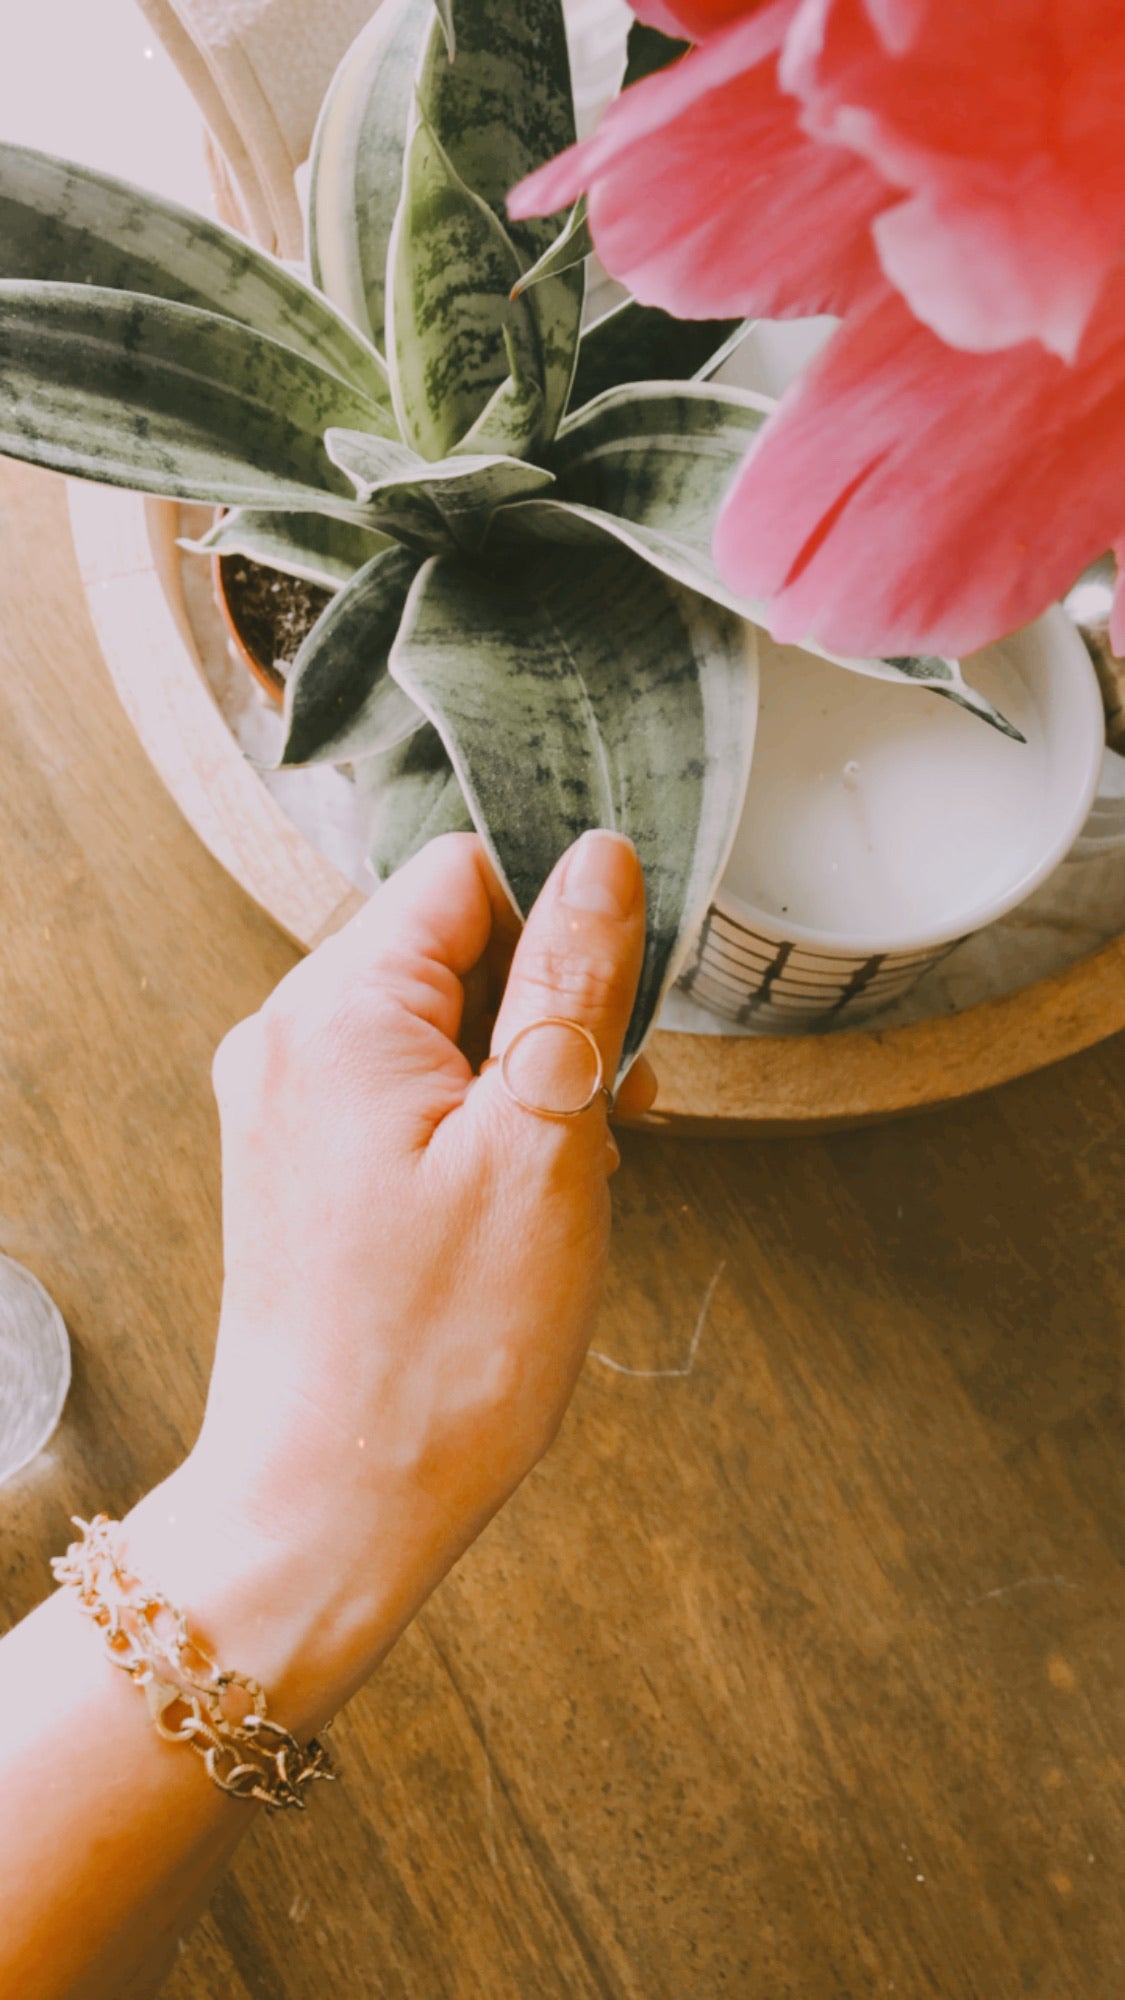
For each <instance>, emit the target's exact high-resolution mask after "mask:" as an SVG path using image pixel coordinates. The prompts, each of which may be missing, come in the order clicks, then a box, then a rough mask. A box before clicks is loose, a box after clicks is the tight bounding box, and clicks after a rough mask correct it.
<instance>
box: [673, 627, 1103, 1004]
mask: <svg viewBox="0 0 1125 2000" xmlns="http://www.w3.org/2000/svg"><path fill="white" fill-rule="evenodd" d="M761 636H762V646H761V647H760V649H759V651H760V653H761V654H762V655H763V658H762V716H761V718H760V720H759V738H758V743H757V745H756V748H755V761H754V765H753V767H752V770H751V775H750V783H749V786H748V788H747V804H746V809H745V811H744V814H743V819H742V824H741V826H740V828H739V830H738V833H737V834H736V836H735V843H734V849H733V853H732V859H731V863H730V864H729V865H728V869H727V872H726V875H725V876H724V878H723V881H722V884H721V885H720V888H719V891H718V893H717V895H716V896H715V899H714V901H713V902H712V904H711V907H710V909H709V910H708V912H707V915H706V918H705V920H704V923H703V927H702V930H701V931H700V933H699V935H698V937H697V938H696V940H695V943H694V946H693V949H692V951H691V952H690V954H689V956H688V959H687V962H686V964H685V967H684V970H683V972H682V973H681V975H680V980H679V984H680V987H681V989H682V990H683V991H684V992H686V993H688V994H689V995H690V996H691V998H692V999H693V1000H696V1001H698V1002H699V1003H700V1004H701V1005H703V1006H705V1007H707V1008H708V1009H710V1010H711V1011H712V1012H714V1013H716V1014H720V1015H723V1016H725V1017H726V1018H727V1019H728V1020H731V1021H733V1022H735V1023H736V1024H737V1025H738V1026H739V1027H741V1028H744V1029H746V1030H750V1031H753V1030H760V1031H762V1032H764V1033H770V1034H785V1033H808V1032H809V1031H815V1030H820V1029H831V1028H836V1027H849V1026H851V1025H852V1024H853V1023H858V1022H860V1021H863V1020H865V1019H866V1018H867V1017H868V1016H869V1015H872V1014H875V1013H876V1012H877V1011H878V1010H879V1009H880V1008H881V1007H886V1006H888V1005H889V1004H890V1003H891V1002H892V1001H894V1000H898V999H901V998H902V997H903V996H904V995H905V994H906V993H908V992H909V991H910V989H911V987H912V986H914V985H915V983H916V982H917V981H918V980H919V979H920V978H921V976H922V974H923V973H924V972H927V971H928V970H929V969H930V967H931V966H933V965H935V964H937V962H938V961H939V960H940V959H942V958H944V957H945V956H946V955H947V953H949V952H951V951H952V950H953V949H954V947H955V946H956V945H957V944H959V943H961V942H962V941H963V940H964V939H965V938H966V937H968V936H970V935H972V933H974V932H975V931H978V930H981V929H983V927H984V926H985V925H986V924H989V923H992V922H994V921H995V920H996V919H997V918H998V917H1002V916H1004V915H1006V914H1007V912H1008V911H1009V910H1012V909H1014V908H1015V907H1016V906H1017V905H1018V904H1019V903H1022V902H1024V901H1025V900H1026V898H1027V897H1028V896H1030V895H1031V894H1032V893H1033V891H1034V890H1035V889H1037V888H1038V887H1039V886H1040V885H1041V884H1042V883H1043V882H1044V881H1045V880H1046V879H1047V877H1048V876H1049V875H1050V874H1052V873H1053V871H1054V870H1055V868H1056V867H1058V866H1059V864H1060V863H1061V862H1063V861H1064V860H1067V859H1073V860H1079V859H1082V858H1084V857H1086V856H1095V855H1104V854H1105V853H1107V852H1108V851H1110V850H1111V849H1113V848H1125V797H1114V798H1110V797H1103V798H1099V797H1098V796H1097V795H1098V788H1099V783H1100V781H1101V779H1102V774H1103V769H1104V760H1105V758H1106V754H1107V753H1106V752H1105V712H1104V708H1103V705H1102V698H1101V693H1100V689H1099V687H1098V682H1097V677H1096V675H1095V672H1094V669H1093V666H1092V663H1091V661H1090V657H1089V654H1088V653H1087V651H1086V648H1085V646H1084V644H1083V642H1082V640H1081V638H1080V637H1079V635H1078V633H1077V632H1076V631H1075V629H1074V626H1073V625H1072V624H1071V622H1070V620H1069V619H1068V618H1067V616H1066V614H1065V613H1064V612H1063V611H1062V610H1061V609H1056V610H1054V611H1051V612H1049V613H1048V614H1047V615H1046V616H1045V617H1044V618H1041V619H1039V620H1038V621H1037V622H1036V623H1035V624H1034V625H1031V626H1028V627H1027V629H1026V630H1025V631H1024V632H1021V633H1018V634H1017V635H1016V636H1015V637H1014V638H1013V639H1011V640H1009V641H1006V642H1005V643H1004V653H1005V660H1006V668H1007V670H1008V671H1009V673H1010V672H1011V671H1012V670H1014V672H1015V674H1016V675H1017V677H1018V681H1019V683H1020V685H1019V687H1018V688H1017V692H1018V694H1019V696H1020V715H1021V720H1022V723H1023V726H1024V732H1025V734H1026V736H1027V738H1028V742H1029V744H1031V745H1032V748H1033V750H1034V752H1035V755H1036V757H1037V760H1038V761H1037V763H1036V765H1035V772H1034V782H1033V783H1032V784H1031V785H1030V786H1025V788H1024V791H1023V794H1022V798H1021V807H1022V821H1023V824H1024V828H1025V832H1026V839H1023V840H1022V841H1021V842H1018V843H1016V844H1015V845H1014V846H1013V849H1012V856H1013V860H1012V865H1011V867H1010V868H1009V869H1008V872H1007V874H1006V875H1005V874H1004V872H1003V869H1000V870H998V869H997V867H996V865H995V861H996V857H995V855H994V854H992V855H988V854H985V853H982V856H981V864H982V865H981V873H980V878H979V880H977V882H976V888H977V891H978V893H977V894H976V896H975V900H974V896H973V894H972V892H971V891H970V893H969V894H967V895H966V896H965V898H964V900H963V902H962V904H961V906H960V907H950V906H948V905H947V907H946V909H945V911H944V914H943V918H942V920H940V921H935V920H934V919H933V917H932V916H931V920H930V921H929V922H928V923H927V922H925V921H921V922H919V921H916V920H915V921H913V922H912V921H911V916H910V912H909V895H908V896H907V901H906V904H905V905H904V906H903V907H904V908H905V909H906V912H907V913H906V915H905V917H903V915H902V910H900V921H899V922H898V923H897V925H886V926H884V927H883V928H882V929H881V930H880V929H876V928H873V927H871V926H870V925H868V926H867V927H865V928H864V929H862V930H861V929H860V928H859V927H858V926H856V925H855V924H854V923H853V924H852V925H848V924H847V923H846V922H843V921H841V922H831V921H827V922H826V921H825V915H826V913H827V914H828V916H829V917H831V916H832V915H833V914H834V912H833V910H832V897H833V893H834V892H833V888H832V883H833V882H839V881H841V880H842V878H841V877H840V876H838V875H836V874H835V872H834V871H835V870H836V869H837V868H838V867H844V868H845V869H846V867H847V865H848V863H847V852H846V849H845V848H844V847H843V846H841V848H840V849H839V852H840V853H841V854H843V855H844V860H843V861H842V862H837V861H836V860H835V859H833V858H832V856H833V853H834V849H833V847H832V845H831V843H830V841H827V840H826V841H825V844H824V846H823V848H821V847H816V848H815V854H816V857H817V859H816V863H815V868H814V874H815V872H816V870H817V869H821V870H822V871H823V873H822V875H821V879H820V881H819V883H818V884H817V887H818V890H819V892H820V893H819V898H818V900H819V909H818V910H817V912H816V919H817V920H814V921H812V922H804V921H803V922H800V923H798V922H796V921H795V920H794V917H793V916H792V915H790V914H788V913H785V912H784V911H779V909H778V908H777V907H776V905H777V898H776V897H775V899H774V905H775V906H774V907H772V908H771V907H769V906H768V905H765V904H764V899H763V902H757V901H754V900H751V899H750V898H749V897H748V896H747V894H746V887H747V884H748V882H749V883H750V884H751V885H752V884H753V883H754V881H755V879H756V872H755V868H754V858H755V849H757V851H758V852H759V853H760V852H761V851H762V850H763V848H764V847H765V846H766V845H767V844H768V843H769V841H770V840H771V838H773V837H774V836H775V835H776V833H777V827H778V825H780V824H781V823H783V821H784V818H785V812H786V810H788V811H789V813H790V824H792V805H791V795H790V794H789V793H788V792H786V790H785V786H784V784H782V786H781V790H780V791H778V789H777V782H776V781H777V778H778V766H779V765H780V766H781V767H782V777H783V778H784V779H788V778H789V776H790V775H791V774H790V772H789V771H788V770H786V769H785V768H784V767H785V760H786V757H787V756H790V755H791V754H792V742H793V737H794V734H799V733H801V732H799V731H797V732H795V731H794V730H793V728H792V727H790V728H789V730H788V733H786V731H785V730H780V731H779V729H778V726H777V717H776V715H775V716H774V718H773V728H772V734H771V731H770V729H768V728H767V727H766V726H765V725H766V723H767V720H768V718H767V713H766V711H767V704H768V700H769V688H770V682H769V676H768V673H767V671H766V668H767V659H766V657H765V656H766V654H768V650H769V648H770V646H771V645H772V642H771V641H769V640H768V639H766V638H765V635H764V634H763V635H761ZM992 650H993V651H994V652H996V651H999V649H992ZM774 651H775V654H776V653H777V649H776V648H775V649H774ZM801 657H802V658H805V659H807V656H801ZM985 657H986V656H983V655H982V656H980V658H981V661H982V662H983V661H984V660H985ZM775 665H776V662H775ZM829 671H831V670H829ZM835 671H843V670H840V669H837V670H835ZM966 673H967V677H968V678H970V679H972V678H973V677H974V676H973V672H972V668H971V665H970V667H969V668H967V669H966ZM848 678H849V680H850V676H849V677H848ZM853 685H854V683H853ZM892 692H893V693H894V695H895V697H896V698H901V697H902V696H903V695H905V699H906V700H907V701H908V702H917V701H926V702H932V701H933V700H934V697H932V696H930V695H923V694H921V692H920V691H917V690H892ZM788 698H789V697H788V695H787V696H786V699H788ZM923 713H924V712H923ZM930 714H931V716H932V714H933V711H932V710H931V711H930ZM955 714H956V712H955ZM943 720H944V722H946V723H947V722H948V711H947V712H946V716H945V717H944V718H943ZM911 721H912V722H913V715H912V717H911ZM956 721H957V723H958V726H960V725H961V724H962V723H964V724H967V725H968V727H969V729H970V731H971V730H974V729H983V728H984V725H983V724H982V723H980V722H979V721H977V720H976V719H975V718H970V717H967V716H961V715H959V714H956ZM814 726H815V723H814V722H813V721H810V723H809V727H810V728H811V727H814ZM840 738H841V740H840V741H838V742H837V741H836V740H835V739H834V740H833V742H832V745H831V748H830V751H829V755H828V758H827V759H826V761H828V762H831V761H832V760H833V759H836V760H837V761H838V765H839V766H841V767H842V773H845V774H846V773H847V772H848V771H850V770H853V769H858V766H857V765H851V764H849V763H848V762H847V759H848V758H849V756H850V749H849V746H848V743H847V741H846V729H845V730H843V731H841V732H840ZM964 741H965V743H966V744H967V745H968V748H969V750H970V751H971V750H972V748H973V742H974V739H972V737H971V736H970V737H967V738H965V739H964ZM954 747H955V749H956V748H957V746H956V745H955V746H954ZM1002 747H1003V749H1004V751H1005V752H1011V753H1013V754H1014V755H1016V756H1017V757H1019V756H1021V754H1022V752H1021V746H1019V745H1018V744H1003V745H1002ZM891 749H892V752H893V745H892V746H891ZM923 754H925V746H923ZM1028 754H1029V755H1031V751H1029V752H1028ZM966 763H967V760H966ZM763 764H764V765H766V766H767V767H768V769H769V771H770V772H771V773H772V774H773V778H774V781H775V786H774V791H775V797H776V798H777V799H779V800H781V801H783V804H782V805H781V807H780V808H779V810H778V816H777V820H776V822H775V823H773V824H771V821H770V808H769V804H768V802H767V804H766V805H765V806H764V807H763V783H762V773H763ZM952 773H953V777H954V779H955V780H960V781H962V799H961V804H962V807H964V805H965V797H964V789H963V787H964V785H966V784H967V785H971V784H972V783H973V782H974V779H973V773H972V770H971V768H966V767H964V766H962V764H961V762H960V760H959V759H955V761H954V763H953V766H952ZM756 774H757V776H758V790H757V793H755V776H756ZM807 775H808V774H807V770H806V771H802V772H800V776H801V777H804V778H807ZM893 775H894V774H893V770H892V777H893ZM1024 775H1026V771H1025V774H1024ZM796 782H797V776H796V766H795V767H794V783H796ZM978 782H979V780H978ZM766 789H767V790H768V786H767V787H766ZM955 792H956V783H955V784H954V785H953V786H951V795H950V796H949V797H948V799H947V800H946V801H945V803H944V804H942V805H941V806H940V807H939V809H938V812H937V816H936V823H935V826H934V827H933V828H932V829H931V835H932V837H933V838H940V836H941V831H942V824H943V821H944V823H945V824H946V825H948V824H949V821H950V819H951V818H952V816H953V815H955V814H956V813H957V812H958V798H957V796H955V795H954V794H955ZM807 796H808V797H810V798H811V800H812V809H813V810H815V809H816V805H817V796H816V793H815V788H814V789H813V791H812V792H811V793H808V794H807ZM970 803H971V801H970ZM904 817H908V815H904ZM797 831H798V832H799V833H805V832H807V829H806V828H804V827H800V826H799V827H798V829H797ZM908 831H909V830H908ZM924 831H925V829H924V823H923V822H922V821H920V823H919V825H918V826H916V827H915V828H914V829H913V833H914V837H915V839H916V840H918V842H919V845H918V849H917V854H916V856H914V857H912V856H911V854H910V852H909V838H908V837H907V836H906V835H904V846H905V849H906V851H905V852H904V853H903V854H901V855H900V854H896V855H895V857H894V859H895V863H896V865H897V866H898V867H899V871H900V876H903V875H904V876H905V881H906V884H907V889H908V891H909V885H910V881H911V877H910V869H911V867H912V866H918V868H919V874H920V875H921V872H922V868H923V866H924V861H925V851H924V843H923V840H922V836H923V834H924ZM895 832H896V829H895V827H894V825H893V823H892V824H890V825H889V826H888V824H887V822H886V820H884V822H883V823H882V824H880V822H879V821H878V819H877V818H876V819H875V820H874V822H873V828H872V841H873V843H876V844H877V842H878V841H879V840H880V839H886V840H890V841H894V839H895ZM869 851H875V850H874V846H873V847H872V849H871V850H869ZM987 862H991V863H992V864H993V865H992V871H991V876H989V875H988V868H987V867H986V865H985V864H986V863H987ZM829 871H833V872H832V873H831V874H830V872H829ZM986 877H987V878H988V879H986ZM981 892H983V893H981ZM836 893H837V894H840V896H841V902H842V901H843V893H842V892H836ZM922 900H923V899H922V898H919V902H921V901H922ZM790 908H791V909H793V910H794V911H796V910H797V909H800V908H802V905H801V904H800V902H799V901H797V900H795V899H794V900H793V901H792V902H791V903H790ZM803 914H805V915H807V914H808V913H807V911H803Z"/></svg>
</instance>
